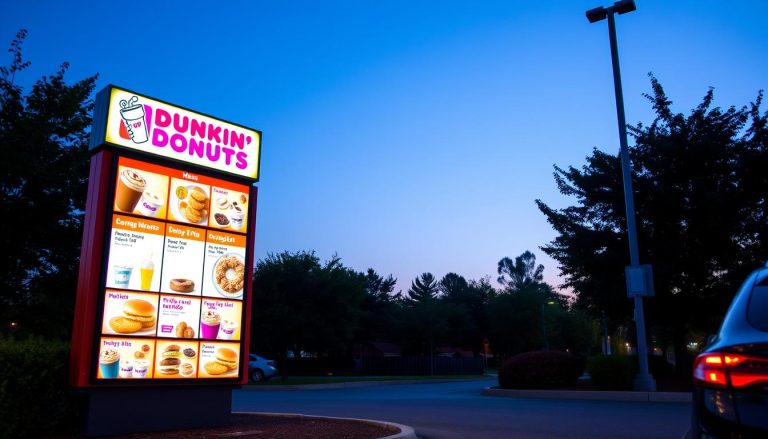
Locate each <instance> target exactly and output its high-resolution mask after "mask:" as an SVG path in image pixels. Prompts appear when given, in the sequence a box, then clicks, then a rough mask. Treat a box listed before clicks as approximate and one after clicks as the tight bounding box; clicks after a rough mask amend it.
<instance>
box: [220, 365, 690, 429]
mask: <svg viewBox="0 0 768 439" xmlns="http://www.w3.org/2000/svg"><path fill="white" fill-rule="evenodd" d="M495 384H496V381H495V378H489V379H486V380H473V381H459V382H440V383H419V384H411V383H409V384H392V383H388V384H387V385H376V386H361V387H345V388H320V389H318V388H315V389H304V388H282V389H271V388H270V387H271V386H259V387H257V388H255V389H254V388H250V389H249V388H244V389H242V390H236V391H234V392H233V395H232V410H233V411H243V412H270V413H296V414H305V415H319V416H336V417H348V418H363V419H376V420H381V421H388V422H396V423H399V424H405V425H409V426H411V427H413V428H414V429H415V430H416V434H417V435H418V436H419V437H420V438H423V439H454V438H468V439H475V438H477V439H483V438H493V439H497V438H569V439H570V438H674V439H680V438H682V437H683V436H684V435H685V432H686V431H687V430H688V424H689V420H690V410H691V407H690V403H689V402H616V401H594V400H560V399H526V398H509V397H504V398H499V397H492V396H483V395H481V392H482V390H483V389H484V388H486V387H489V386H493V385H495Z"/></svg>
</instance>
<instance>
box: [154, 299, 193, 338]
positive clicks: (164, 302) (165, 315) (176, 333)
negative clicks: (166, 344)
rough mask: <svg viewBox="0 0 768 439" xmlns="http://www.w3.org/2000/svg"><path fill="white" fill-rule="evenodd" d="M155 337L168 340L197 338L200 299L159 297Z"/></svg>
mask: <svg viewBox="0 0 768 439" xmlns="http://www.w3.org/2000/svg"><path fill="white" fill-rule="evenodd" d="M159 308H160V311H159V315H158V317H157V336H158V337H168V338H186V339H192V338H197V336H198V332H197V327H198V323H199V322H200V298H199V297H186V296H171V295H165V294H162V295H160V305H159Z"/></svg>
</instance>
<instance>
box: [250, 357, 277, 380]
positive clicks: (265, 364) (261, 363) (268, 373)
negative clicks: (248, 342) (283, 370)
mask: <svg viewBox="0 0 768 439" xmlns="http://www.w3.org/2000/svg"><path fill="white" fill-rule="evenodd" d="M248 356H249V358H248V376H249V377H250V378H251V381H256V382H260V381H267V380H269V379H270V378H272V377H273V376H275V375H277V367H275V362H274V361H273V360H268V359H266V358H264V357H262V356H259V355H256V354H249V355H248Z"/></svg>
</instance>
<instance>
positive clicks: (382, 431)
mask: <svg viewBox="0 0 768 439" xmlns="http://www.w3.org/2000/svg"><path fill="white" fill-rule="evenodd" d="M399 432H400V429H398V428H393V427H388V426H386V425H381V424H372V423H368V422H361V421H351V420H342V419H327V418H313V417H302V416H274V415H246V414H233V415H232V417H231V419H230V425H229V426H226V427H218V428H194V429H189V430H175V431H166V432H155V433H134V434H129V435H125V436H110V437H111V438H113V439H138V438H141V439H187V438H191V437H194V438H216V439H248V438H255V439H266V438H270V439H331V438H340V439H374V438H382V437H386V436H391V435H393V434H397V433H399ZM81 437H82V436H67V437H63V436H57V437H56V439H75V438H78V439H79V438H81Z"/></svg>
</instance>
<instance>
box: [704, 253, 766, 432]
mask: <svg viewBox="0 0 768 439" xmlns="http://www.w3.org/2000/svg"><path fill="white" fill-rule="evenodd" d="M693 382H694V391H693V425H692V429H691V434H690V437H692V438H696V439H699V438H768V264H766V266H765V267H763V268H761V269H759V270H756V271H754V272H753V273H752V274H750V275H749V277H748V278H747V280H746V281H745V282H744V284H743V285H742V286H741V288H740V289H739V291H738V293H737V294H736V296H735V297H734V299H733V302H731V306H730V308H729V309H728V312H727V313H726V315H725V318H724V319H723V323H722V326H721V327H720V332H719V333H718V334H717V335H716V336H715V337H714V339H713V340H712V341H711V343H710V344H709V345H708V346H707V348H706V349H705V351H704V352H703V353H702V354H701V355H699V356H698V357H697V358H696V362H695V363H694V368H693Z"/></svg>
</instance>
